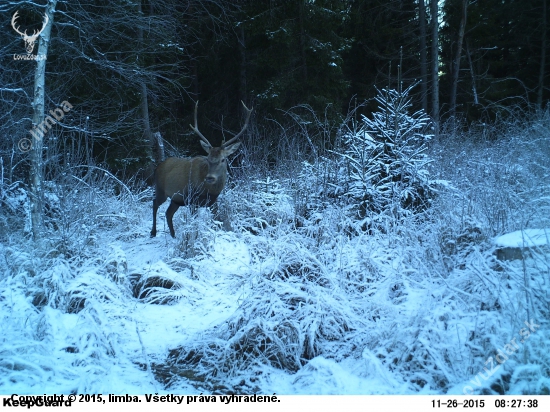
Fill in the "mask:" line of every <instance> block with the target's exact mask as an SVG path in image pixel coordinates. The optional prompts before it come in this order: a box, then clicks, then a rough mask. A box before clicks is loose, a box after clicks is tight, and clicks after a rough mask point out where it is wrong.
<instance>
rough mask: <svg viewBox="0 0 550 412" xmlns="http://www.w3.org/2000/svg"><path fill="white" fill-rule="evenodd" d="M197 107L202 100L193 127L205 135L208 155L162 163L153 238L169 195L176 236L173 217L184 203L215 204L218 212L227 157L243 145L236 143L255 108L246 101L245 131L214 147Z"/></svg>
mask: <svg viewBox="0 0 550 412" xmlns="http://www.w3.org/2000/svg"><path fill="white" fill-rule="evenodd" d="M197 106H198V102H197V104H196V105H195V126H194V127H193V126H191V128H192V129H193V131H195V133H197V134H198V135H199V137H200V138H201V146H202V147H203V149H204V150H205V151H206V152H207V153H208V156H197V157H193V158H184V159H180V158H177V157H171V158H169V159H166V160H165V161H164V162H162V163H161V164H160V165H158V167H157V170H156V171H155V197H154V199H153V228H152V229H151V237H154V236H156V234H157V211H158V208H159V206H160V205H161V204H163V203H164V202H165V201H166V199H167V198H170V199H171V200H170V206H168V209H167V210H166V221H167V223H168V228H169V229H170V234H171V235H172V237H175V236H176V235H175V231H174V225H173V223H172V218H173V216H174V213H176V211H177V210H178V209H179V208H180V206H190V205H194V206H205V207H210V206H214V207H215V210H214V214H215V215H217V204H216V200H217V199H218V196H219V195H220V193H221V191H222V190H223V188H224V187H225V182H226V181H227V160H226V159H227V157H228V156H230V155H231V154H232V153H234V152H235V151H236V150H237V149H238V148H239V146H240V144H241V143H240V142H236V140H237V139H238V138H239V137H240V136H241V134H242V133H243V132H244V131H245V129H246V127H247V126H248V120H249V118H250V113H252V109H248V108H247V107H246V106H244V103H243V106H244V107H245V109H246V110H247V112H248V115H247V118H246V122H245V125H244V126H243V128H242V130H241V131H240V132H239V133H238V134H237V135H236V136H235V137H233V138H232V139H231V140H229V141H228V142H226V143H223V144H222V145H221V146H220V147H212V145H211V144H210V142H209V141H208V140H207V139H206V138H205V137H204V136H203V135H202V133H201V132H200V131H199V129H198V127H197Z"/></svg>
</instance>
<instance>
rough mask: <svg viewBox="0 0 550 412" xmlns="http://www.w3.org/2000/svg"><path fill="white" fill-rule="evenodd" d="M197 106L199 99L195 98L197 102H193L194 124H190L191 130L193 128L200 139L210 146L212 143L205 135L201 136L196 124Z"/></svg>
mask: <svg viewBox="0 0 550 412" xmlns="http://www.w3.org/2000/svg"><path fill="white" fill-rule="evenodd" d="M198 107H199V101H198V100H197V103H195V126H194V127H193V126H191V125H189V126H190V127H191V130H193V131H194V132H195V133H196V134H197V135H198V136H199V137H200V138H201V140H202V141H203V142H204V143H206V144H207V145H208V146H210V147H212V145H211V144H210V142H209V141H208V139H207V138H206V137H204V136H203V134H202V133H201V132H200V131H199V127H198V126H197V109H198Z"/></svg>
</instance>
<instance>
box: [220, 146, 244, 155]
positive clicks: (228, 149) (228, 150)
mask: <svg viewBox="0 0 550 412" xmlns="http://www.w3.org/2000/svg"><path fill="white" fill-rule="evenodd" d="M240 145H241V142H237V143H233V144H232V145H229V146H227V147H226V148H224V149H223V157H227V156H230V155H232V154H233V153H235V152H236V151H237V149H238V148H239V146H240Z"/></svg>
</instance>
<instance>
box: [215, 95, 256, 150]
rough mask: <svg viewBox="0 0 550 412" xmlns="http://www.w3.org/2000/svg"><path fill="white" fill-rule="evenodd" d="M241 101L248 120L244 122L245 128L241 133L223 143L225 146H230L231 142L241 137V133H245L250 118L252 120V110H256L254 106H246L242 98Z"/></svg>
mask: <svg viewBox="0 0 550 412" xmlns="http://www.w3.org/2000/svg"><path fill="white" fill-rule="evenodd" d="M241 103H242V104H243V106H244V109H245V110H246V120H245V122H244V126H243V128H242V129H241V131H240V132H239V133H237V134H236V135H235V136H234V137H233V138H231V140H229V141H228V142H225V143H224V144H222V147H223V148H225V147H227V146H229V145H230V144H231V143H233V142H234V141H235V140H237V139H238V138H239V137H241V135H242V134H243V133H244V131H245V130H246V128H247V127H248V120H250V114H251V113H252V110H254V108H252V109H249V108H248V107H246V105H245V104H244V102H243V101H242V100H241Z"/></svg>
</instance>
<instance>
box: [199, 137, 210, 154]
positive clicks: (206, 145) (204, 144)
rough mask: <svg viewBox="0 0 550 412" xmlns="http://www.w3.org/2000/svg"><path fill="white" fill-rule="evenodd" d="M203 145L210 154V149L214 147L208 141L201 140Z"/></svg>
mask: <svg viewBox="0 0 550 412" xmlns="http://www.w3.org/2000/svg"><path fill="white" fill-rule="evenodd" d="M201 146H202V148H203V149H204V150H205V151H206V153H208V154H210V149H212V146H210V145H209V144H207V143H206V142H203V141H202V140H201Z"/></svg>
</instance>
